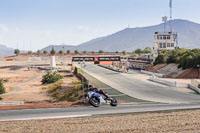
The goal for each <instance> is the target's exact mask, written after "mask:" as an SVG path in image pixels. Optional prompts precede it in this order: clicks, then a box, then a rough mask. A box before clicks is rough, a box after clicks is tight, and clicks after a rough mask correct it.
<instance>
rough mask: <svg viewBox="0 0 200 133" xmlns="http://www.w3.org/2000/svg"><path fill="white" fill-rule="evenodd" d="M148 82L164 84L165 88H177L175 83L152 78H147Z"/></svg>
mask: <svg viewBox="0 0 200 133" xmlns="http://www.w3.org/2000/svg"><path fill="white" fill-rule="evenodd" d="M149 80H150V81H153V82H156V83H160V84H164V85H167V86H171V87H177V86H178V84H177V82H176V81H174V82H171V81H166V80H161V79H159V78H156V77H154V76H152V77H149Z"/></svg>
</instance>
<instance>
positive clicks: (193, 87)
mask: <svg viewBox="0 0 200 133" xmlns="http://www.w3.org/2000/svg"><path fill="white" fill-rule="evenodd" d="M188 88H189V89H191V90H193V91H195V92H196V93H197V94H200V89H199V88H198V87H195V86H193V85H191V84H189V85H188Z"/></svg>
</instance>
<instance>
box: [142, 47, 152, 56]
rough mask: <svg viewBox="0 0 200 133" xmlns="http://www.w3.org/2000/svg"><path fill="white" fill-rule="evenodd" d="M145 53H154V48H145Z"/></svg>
mask: <svg viewBox="0 0 200 133" xmlns="http://www.w3.org/2000/svg"><path fill="white" fill-rule="evenodd" d="M143 53H145V54H151V53H152V49H151V48H150V47H146V48H145V49H144V50H143Z"/></svg>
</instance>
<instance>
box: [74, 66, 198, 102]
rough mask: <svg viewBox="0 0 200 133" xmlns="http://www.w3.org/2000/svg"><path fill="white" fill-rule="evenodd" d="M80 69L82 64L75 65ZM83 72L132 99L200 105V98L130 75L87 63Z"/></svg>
mask: <svg viewBox="0 0 200 133" xmlns="http://www.w3.org/2000/svg"><path fill="white" fill-rule="evenodd" d="M75 66H78V67H80V64H77V63H75ZM83 70H84V71H85V72H86V73H88V74H90V75H92V76H93V77H95V78H97V79H98V80H100V81H101V82H103V83H105V84H107V85H109V86H111V87H112V88H114V89H116V90H118V91H120V92H122V93H124V94H126V95H129V96H131V97H134V98H137V99H142V100H146V101H153V102H158V103H200V96H198V95H195V94H189V93H183V92H178V91H175V90H172V89H170V88H169V87H167V86H160V85H156V84H151V83H148V82H144V81H142V80H140V79H137V78H131V77H129V75H128V74H122V73H118V72H114V71H111V70H108V69H105V68H102V67H99V66H97V65H93V64H89V63H87V64H86V66H85V67H84V68H83Z"/></svg>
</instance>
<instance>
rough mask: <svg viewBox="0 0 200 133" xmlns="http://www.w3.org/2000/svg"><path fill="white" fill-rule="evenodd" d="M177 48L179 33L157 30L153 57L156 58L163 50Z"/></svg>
mask: <svg viewBox="0 0 200 133" xmlns="http://www.w3.org/2000/svg"><path fill="white" fill-rule="evenodd" d="M176 48H177V33H172V32H155V34H154V47H153V57H154V58H156V57H157V56H158V54H159V52H160V51H162V50H167V51H169V50H174V49H176Z"/></svg>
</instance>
